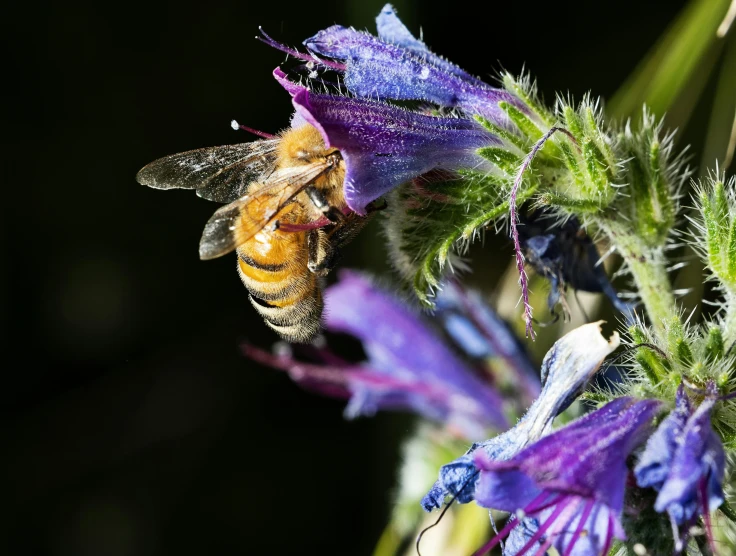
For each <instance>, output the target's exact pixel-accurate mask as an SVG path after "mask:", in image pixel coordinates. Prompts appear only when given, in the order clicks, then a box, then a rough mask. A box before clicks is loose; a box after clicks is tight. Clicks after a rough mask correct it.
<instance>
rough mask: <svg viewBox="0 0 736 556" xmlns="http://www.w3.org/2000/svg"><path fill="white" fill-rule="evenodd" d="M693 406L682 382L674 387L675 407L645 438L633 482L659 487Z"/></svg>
mask: <svg viewBox="0 0 736 556" xmlns="http://www.w3.org/2000/svg"><path fill="white" fill-rule="evenodd" d="M691 413H692V408H691V407H690V400H689V399H688V397H687V394H686V393H685V388H684V386H682V385H680V387H679V388H678V390H677V398H676V400H675V409H674V410H673V411H672V412H671V413H670V414H669V415H668V416H667V418H666V419H665V420H664V421H662V423H661V424H660V425H659V427H657V430H656V431H655V432H654V434H653V435H652V436H651V437H650V438H649V440H648V441H647V446H646V448H645V449H644V452H642V454H641V457H640V458H639V462H638V463H637V465H636V467H635V468H634V474H635V475H636V483H637V484H638V485H639V486H640V487H643V488H644V487H653V488H655V489H657V490H659V489H660V488H661V487H662V485H663V484H664V481H665V480H666V479H667V475H668V474H669V472H670V466H671V464H672V459H673V458H674V456H675V451H676V450H677V445H678V440H679V439H680V438H681V437H682V433H683V430H684V429H685V424H686V423H687V420H688V418H689V417H690V414H691Z"/></svg>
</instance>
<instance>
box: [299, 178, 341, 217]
mask: <svg viewBox="0 0 736 556" xmlns="http://www.w3.org/2000/svg"><path fill="white" fill-rule="evenodd" d="M304 191H305V192H306V194H307V196H308V197H309V200H310V201H312V204H313V205H314V206H315V207H317V209H318V210H319V211H320V212H321V213H322V214H324V215H325V217H327V219H328V220H329V221H330V222H342V221H343V220H344V219H345V215H344V214H343V213H342V212H341V211H340V209H338V208H336V207H333V206H330V204H329V203H328V202H327V199H326V198H325V196H324V194H323V193H322V192H321V191H320V190H319V189H317V188H316V187H314V186H313V185H310V186H308V187H307V188H306V189H305V190H304Z"/></svg>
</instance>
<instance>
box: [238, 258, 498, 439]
mask: <svg viewBox="0 0 736 556" xmlns="http://www.w3.org/2000/svg"><path fill="white" fill-rule="evenodd" d="M325 305H326V311H325V314H326V317H325V328H326V330H328V331H330V332H340V333H347V334H350V335H352V336H354V337H356V338H358V339H359V340H361V342H362V344H363V349H364V350H365V352H366V355H367V357H368V360H367V361H366V362H365V363H355V364H351V363H348V362H345V361H342V360H340V359H338V358H336V357H335V356H334V355H333V354H331V353H329V352H327V351H325V350H322V351H321V352H318V356H320V357H321V359H322V362H320V363H316V364H315V363H304V362H301V361H297V360H295V359H294V358H293V357H292V356H291V355H271V354H269V353H265V352H263V351H260V350H258V349H256V348H253V347H250V346H249V347H247V348H246V350H247V354H248V355H249V356H250V357H252V358H253V359H256V360H258V361H260V362H263V363H265V364H268V365H270V366H273V367H276V368H280V369H284V370H286V371H288V372H289V374H290V375H291V377H292V378H293V379H294V380H295V381H297V382H299V383H301V384H304V385H305V386H307V387H310V388H313V389H317V390H319V391H322V392H325V393H327V394H330V395H341V396H345V397H349V398H350V402H349V404H348V406H347V408H346V415H347V416H349V417H354V416H358V415H371V414H373V413H375V412H376V411H378V410H384V409H398V410H408V411H412V412H415V413H418V414H420V415H422V416H424V417H426V418H428V419H431V420H433V421H436V422H439V423H443V424H445V425H446V426H447V427H448V428H449V429H451V430H454V431H455V432H457V433H459V434H461V435H462V436H464V437H465V438H468V439H478V438H482V437H483V436H484V435H485V434H486V433H487V430H488V429H489V428H496V429H499V428H505V427H506V426H507V425H508V422H507V420H506V418H505V416H504V414H503V412H502V407H503V401H502V399H501V398H500V396H499V395H498V393H497V392H496V390H495V389H494V388H493V387H492V386H491V385H490V384H489V383H488V382H487V381H486V380H483V379H482V378H481V376H479V375H478V374H477V373H476V372H475V370H474V369H473V368H471V367H469V366H468V365H467V364H466V363H465V362H464V361H463V360H462V359H461V358H460V357H458V355H456V354H455V353H454V352H453V351H452V350H451V349H450V348H449V347H448V346H447V345H446V344H445V343H444V342H443V340H442V338H441V337H440V336H439V335H438V334H436V333H434V332H433V331H432V330H431V329H430V328H429V327H428V326H427V325H426V324H425V323H424V322H423V321H422V319H421V318H420V317H419V316H418V315H416V314H415V313H414V312H412V311H410V310H409V309H408V308H407V307H406V306H404V305H403V304H402V303H401V301H399V300H397V299H395V298H394V297H393V296H391V295H389V294H388V293H386V292H384V291H383V290H382V289H380V288H378V287H376V286H375V285H374V284H373V283H372V282H371V281H370V280H368V279H366V278H364V277H362V276H361V275H359V274H356V273H352V272H342V273H340V281H339V282H338V283H337V284H335V285H334V286H331V287H329V288H327V290H326V291H325Z"/></svg>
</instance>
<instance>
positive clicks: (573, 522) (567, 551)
mask: <svg viewBox="0 0 736 556" xmlns="http://www.w3.org/2000/svg"><path fill="white" fill-rule="evenodd" d="M565 502H566V503H567V505H566V507H565V508H564V510H563V511H562V512H561V513H560V515H558V516H557V519H556V520H555V522H554V523H552V524H549V526H548V528H547V530H546V531H545V536H546V537H547V539H548V540H547V542H548V543H549V545H551V546H554V547H555V549H556V550H557V553H558V554H561V555H563V556H598V555H600V554H607V551H606V550H605V546H606V544H607V542H610V537H611V536H615V537H616V538H619V539H625V538H626V534H625V532H624V530H623V527H622V525H621V522H620V521H619V519H618V517H617V516H616V515H615V514H614V513H613V512H612V511H611V509H610V508H608V507H607V506H606V505H604V504H600V503H595V502H590V501H587V500H585V499H581V498H577V497H571V498H567V499H566V500H565ZM555 508H556V506H553V507H551V508H547V509H546V510H544V511H542V512H541V513H539V514H538V515H537V516H536V517H534V518H530V517H527V518H525V519H523V520H522V521H521V523H519V524H518V525H517V526H516V527H514V529H513V530H512V531H511V533H510V534H509V536H508V539H507V541H506V545H505V547H504V551H503V555H504V556H516V555H517V554H519V553H520V551H521V549H522V548H523V547H524V545H526V544H527V543H528V542H529V540H530V539H531V538H532V537H533V536H534V534H535V533H536V532H537V531H538V530H539V526H540V523H544V522H545V521H547V520H548V519H550V517H551V516H552V513H553V512H554V511H555ZM581 520H583V523H581ZM540 544H541V542H540ZM549 545H548V546H549ZM527 554H533V553H532V552H527Z"/></svg>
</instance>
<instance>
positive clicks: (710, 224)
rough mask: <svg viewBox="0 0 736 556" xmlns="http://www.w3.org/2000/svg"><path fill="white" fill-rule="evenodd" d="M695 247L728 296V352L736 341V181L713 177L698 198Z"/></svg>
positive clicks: (724, 313) (701, 187) (725, 311)
mask: <svg viewBox="0 0 736 556" xmlns="http://www.w3.org/2000/svg"><path fill="white" fill-rule="evenodd" d="M694 197H695V199H694V200H695V206H696V210H697V216H696V217H695V218H693V219H692V221H693V223H694V224H695V227H696V233H695V248H696V249H697V250H698V251H699V252H700V254H701V256H702V257H703V260H704V262H705V264H706V268H707V269H708V271H709V272H710V273H711V276H712V277H713V278H714V279H715V280H716V281H717V282H718V286H719V287H720V289H721V290H722V291H723V294H724V306H723V311H722V314H721V315H720V316H721V318H722V320H723V329H724V330H723V332H724V334H723V335H724V340H725V346H726V349H728V348H729V347H730V346H731V345H732V344H733V342H734V340H736V178H734V177H732V178H731V179H730V180H728V181H726V180H725V179H724V178H723V177H722V176H721V177H720V178H717V177H715V176H710V177H709V178H708V179H707V180H706V182H705V184H698V186H697V191H696V193H695V195H694Z"/></svg>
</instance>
